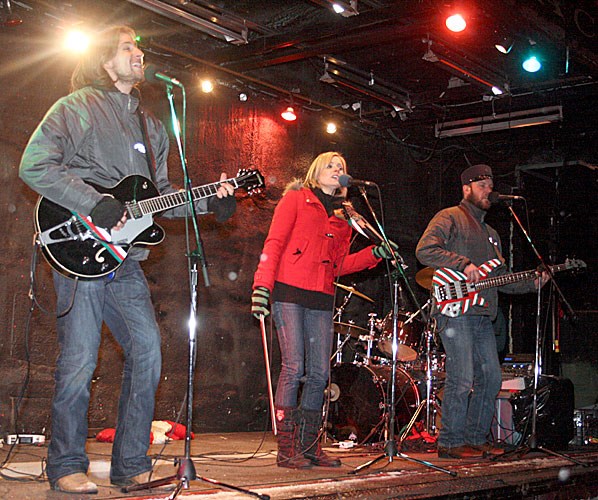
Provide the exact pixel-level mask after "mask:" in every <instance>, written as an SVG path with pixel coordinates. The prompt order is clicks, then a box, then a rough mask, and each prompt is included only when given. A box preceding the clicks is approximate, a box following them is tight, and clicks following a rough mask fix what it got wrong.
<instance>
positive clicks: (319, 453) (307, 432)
mask: <svg viewBox="0 0 598 500" xmlns="http://www.w3.org/2000/svg"><path fill="white" fill-rule="evenodd" d="M321 424H322V412H320V411H317V410H315V411H314V410H303V409H302V410H301V417H300V420H299V437H300V442H301V448H300V449H301V451H302V452H303V456H304V457H305V458H307V459H309V460H310V461H311V463H312V464H313V465H315V466H316V467H340V466H341V461H340V460H339V459H338V458H332V457H331V456H330V455H327V454H326V453H324V450H322V444H321V443H320V426H321Z"/></svg>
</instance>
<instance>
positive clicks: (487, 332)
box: [438, 315, 502, 448]
mask: <svg viewBox="0 0 598 500" xmlns="http://www.w3.org/2000/svg"><path fill="white" fill-rule="evenodd" d="M438 327H439V329H440V337H441V338H442V344H443V346H444V351H445V353H446V380H445V385H444V395H443V398H442V429H441V430H440V436H439V437H438V445H439V446H443V447H448V448H452V447H455V446H461V445H464V444H470V445H480V444H484V443H485V442H486V440H487V439H486V438H487V435H488V433H489V432H490V426H491V424H492V418H493V417H494V405H495V399H496V395H497V394H498V391H499V390H500V386H501V383H502V374H501V369H500V364H499V362H498V354H497V352H496V339H495V336H494V329H493V327H492V322H491V321H490V318H489V317H488V316H467V315H465V316H459V317H457V318H446V317H444V316H443V317H441V318H440V320H439V322H438Z"/></svg>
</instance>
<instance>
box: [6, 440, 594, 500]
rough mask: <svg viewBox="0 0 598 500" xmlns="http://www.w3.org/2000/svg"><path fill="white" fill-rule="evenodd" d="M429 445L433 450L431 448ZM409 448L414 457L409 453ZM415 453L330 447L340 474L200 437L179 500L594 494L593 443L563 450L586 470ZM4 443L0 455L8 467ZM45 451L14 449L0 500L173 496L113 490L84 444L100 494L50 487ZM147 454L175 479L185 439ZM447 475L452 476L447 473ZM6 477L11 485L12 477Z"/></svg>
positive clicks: (527, 459) (551, 461)
mask: <svg viewBox="0 0 598 500" xmlns="http://www.w3.org/2000/svg"><path fill="white" fill-rule="evenodd" d="M432 446H434V445H432ZM409 448H412V449H413V450H414V451H410V450H409ZM417 448H419V449H418V450H417V451H415V449H414V447H413V445H412V444H410V443H406V444H405V445H404V446H403V449H402V451H401V453H402V454H404V455H405V456H404V457H401V456H397V457H394V458H393V460H392V461H390V460H389V459H388V458H387V457H386V456H384V455H383V451H384V450H383V449H382V447H381V445H373V446H368V447H359V448H352V449H343V450H340V449H339V448H338V447H335V446H330V447H327V448H326V449H327V451H330V453H331V454H334V455H335V456H338V457H340V458H341V460H342V461H343V466H342V467H340V468H338V469H324V468H313V469H310V470H305V471H298V470H292V469H285V468H280V467H277V466H276V460H275V457H276V451H275V450H276V445H275V441H274V437H273V436H272V434H271V433H270V432H268V433H257V432H251V433H232V434H200V435H196V437H195V439H194V440H193V441H192V445H191V458H192V460H193V463H194V465H195V469H196V473H197V476H198V479H196V480H194V481H191V482H190V484H189V488H188V489H183V490H182V491H181V493H180V494H179V495H178V497H177V498H184V499H185V500H189V499H195V498H196V499H202V500H204V499H213V498H214V499H227V498H235V499H237V498H239V499H240V498H258V496H257V494H259V495H263V496H262V498H267V497H266V495H267V496H269V497H270V498H272V499H291V498H318V499H321V498H331V499H332V498H372V499H389V498H468V499H474V498H535V499H557V498H558V499H561V498H567V499H569V498H571V499H582V498H598V446H584V447H577V448H573V449H570V450H568V451H567V452H566V453H567V455H568V456H570V457H573V458H575V459H576V460H579V461H581V462H583V463H584V464H586V466H585V467H584V466H580V465H577V464H575V463H573V462H571V461H569V460H567V459H564V458H561V457H557V456H553V455H551V454H547V453H544V452H538V451H536V452H534V453H527V454H525V455H524V456H522V457H520V456H519V455H512V456H511V457H510V458H509V459H507V460H501V461H495V462H493V461H490V460H475V461H464V460H460V461H459V460H449V459H439V458H438V457H437V455H436V452H435V451H432V450H429V451H426V450H425V445H423V443H418V447H417ZM9 450H10V446H7V445H6V444H5V445H4V447H3V448H1V449H0V456H1V457H2V461H3V462H4V461H5V460H6V458H7V455H8V452H9ZM46 450H47V448H46V446H45V445H43V446H35V445H23V444H21V445H16V446H14V447H13V449H12V452H11V454H10V457H9V461H8V463H7V464H5V466H4V467H3V469H2V478H0V498H2V499H40V498H42V499H44V498H45V499H49V500H54V499H56V500H58V499H63V498H67V499H75V498H93V499H115V498H155V499H158V498H168V495H169V493H164V492H158V491H156V490H151V491H150V490H146V491H143V492H137V493H123V492H121V491H120V490H119V488H117V487H114V486H111V484H110V481H109V479H108V471H109V461H110V450H111V445H110V444H106V443H98V442H96V441H95V440H89V442H88V453H89V457H90V460H91V467H90V476H91V478H92V480H94V481H95V482H96V483H97V484H98V486H99V493H98V494H97V495H92V496H89V497H85V496H78V495H66V494H64V493H59V492H55V491H51V490H50V487H49V484H48V482H47V481H46V480H45V478H44V477H43V465H44V463H45V462H44V461H45V457H46ZM150 453H151V454H152V455H153V456H156V457H157V456H158V454H161V457H160V458H159V460H158V461H157V463H156V466H155V471H156V475H157V476H159V477H163V476H168V475H173V474H176V472H177V467H176V466H175V465H174V462H175V459H176V458H179V457H184V443H183V442H181V441H173V442H171V443H169V444H167V445H165V446H162V445H152V447H151V450H150ZM381 455H382V459H381V460H379V461H378V462H377V463H375V464H374V465H372V466H371V467H368V468H366V469H364V470H361V471H359V472H358V473H353V472H354V469H355V468H356V467H358V466H359V465H361V464H364V463H366V462H368V461H369V460H371V459H373V458H376V457H379V456H381ZM414 459H416V460H423V461H426V462H429V463H430V464H433V465H434V466H436V467H440V468H442V469H444V470H435V469H434V468H431V467H429V466H426V465H425V464H422V463H419V462H416V461H414ZM447 472H451V473H453V475H449V474H447ZM9 478H10V479H9ZM213 480H215V481H218V482H221V483H224V484H225V485H231V486H234V487H239V488H243V489H246V490H248V491H250V492H252V493H253V494H254V495H248V494H243V493H240V492H235V491H231V490H228V489H227V488H225V487H222V486H219V485H218V484H213V483H212V481H213Z"/></svg>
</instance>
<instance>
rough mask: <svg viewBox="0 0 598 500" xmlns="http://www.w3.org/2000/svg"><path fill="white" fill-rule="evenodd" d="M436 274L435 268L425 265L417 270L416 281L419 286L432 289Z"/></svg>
mask: <svg viewBox="0 0 598 500" xmlns="http://www.w3.org/2000/svg"><path fill="white" fill-rule="evenodd" d="M433 276H434V268H432V267H424V268H423V269H420V270H419V271H417V273H416V275H415V281H416V282H417V284H418V285H419V286H422V287H424V288H427V289H428V290H430V289H431V288H432V277H433Z"/></svg>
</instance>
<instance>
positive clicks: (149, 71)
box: [144, 64, 183, 88]
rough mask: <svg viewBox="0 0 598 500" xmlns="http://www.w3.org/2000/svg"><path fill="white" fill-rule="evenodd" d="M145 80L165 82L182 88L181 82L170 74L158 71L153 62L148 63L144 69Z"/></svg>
mask: <svg viewBox="0 0 598 500" xmlns="http://www.w3.org/2000/svg"><path fill="white" fill-rule="evenodd" d="M144 74H145V81H146V82H148V83H161V82H162V83H167V84H169V85H175V86H177V87H181V88H183V84H182V83H181V82H179V81H178V80H177V79H176V78H174V77H172V76H168V75H165V74H164V73H160V72H159V71H158V70H157V69H156V67H155V66H154V65H153V64H148V65H147V66H146V67H145V70H144Z"/></svg>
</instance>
